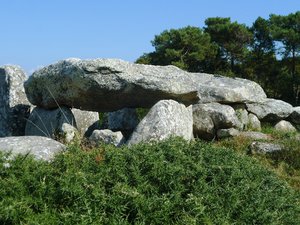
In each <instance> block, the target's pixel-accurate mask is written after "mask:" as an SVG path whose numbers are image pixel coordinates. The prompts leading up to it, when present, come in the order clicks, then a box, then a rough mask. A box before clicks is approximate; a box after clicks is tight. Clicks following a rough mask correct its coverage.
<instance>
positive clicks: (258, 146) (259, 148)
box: [249, 142, 283, 154]
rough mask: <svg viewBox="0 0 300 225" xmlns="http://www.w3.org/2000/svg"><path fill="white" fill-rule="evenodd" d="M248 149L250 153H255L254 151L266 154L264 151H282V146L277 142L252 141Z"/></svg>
mask: <svg viewBox="0 0 300 225" xmlns="http://www.w3.org/2000/svg"><path fill="white" fill-rule="evenodd" d="M249 150H250V152H251V153H252V154H255V153H260V154H266V153H273V152H278V151H282V150H283V148H282V146H281V145H279V144H273V143H265V142H253V143H251V145H250V146H249Z"/></svg>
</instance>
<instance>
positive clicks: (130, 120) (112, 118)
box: [108, 108, 139, 137]
mask: <svg viewBox="0 0 300 225" xmlns="http://www.w3.org/2000/svg"><path fill="white" fill-rule="evenodd" d="M138 123H139V119H138V115H137V112H136V109H131V108H124V109H120V110H118V111H115V112H110V113H108V129H109V130H112V131H121V132H122V133H123V134H124V135H125V136H126V137H129V136H130V135H131V133H132V132H133V130H134V129H135V128H136V126H137V125H138Z"/></svg>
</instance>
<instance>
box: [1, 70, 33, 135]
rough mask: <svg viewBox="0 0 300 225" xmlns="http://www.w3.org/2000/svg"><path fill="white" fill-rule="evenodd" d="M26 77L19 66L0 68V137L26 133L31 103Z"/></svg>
mask: <svg viewBox="0 0 300 225" xmlns="http://www.w3.org/2000/svg"><path fill="white" fill-rule="evenodd" d="M25 80H26V75H25V73H24V72H23V71H22V69H21V68H20V67H19V66H3V67H0V137H6V136H21V135H24V133H25V125H26V119H27V118H28V117H29V114H30V103H29V102H28V100H27V97H26V95H25V91H24V87H23V83H24V81H25Z"/></svg>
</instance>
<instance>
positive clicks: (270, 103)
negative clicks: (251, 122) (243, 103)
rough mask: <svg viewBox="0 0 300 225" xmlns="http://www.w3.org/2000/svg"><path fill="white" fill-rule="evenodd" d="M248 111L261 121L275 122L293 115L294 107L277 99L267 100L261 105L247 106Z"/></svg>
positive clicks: (252, 104) (251, 104)
mask: <svg viewBox="0 0 300 225" xmlns="http://www.w3.org/2000/svg"><path fill="white" fill-rule="evenodd" d="M247 110H248V111H249V112H251V113H253V114H255V115H256V116H257V117H258V119H259V120H263V121H268V122H274V121H280V120H283V119H285V118H287V117H289V116H290V115H291V113H292V112H293V106H292V105H290V104H289V103H286V102H284V101H281V100H277V99H267V100H266V101H264V102H261V103H250V104H247Z"/></svg>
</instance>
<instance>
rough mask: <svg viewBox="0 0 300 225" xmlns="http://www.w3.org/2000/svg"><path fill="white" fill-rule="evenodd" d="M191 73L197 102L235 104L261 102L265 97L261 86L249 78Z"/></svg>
mask: <svg viewBox="0 0 300 225" xmlns="http://www.w3.org/2000/svg"><path fill="white" fill-rule="evenodd" d="M193 75H195V76H192V79H193V80H194V81H195V82H197V90H198V95H199V98H200V100H199V103H209V102H219V103H224V104H226V103H234V104H236V103H249V102H262V101H264V100H265V99H266V98H267V96H266V94H265V92H264V90H263V89H262V88H261V86H260V85H259V84H257V83H255V82H253V81H250V80H246V79H241V78H228V77H224V76H219V75H211V74H204V73H194V74H193ZM189 76H191V75H189Z"/></svg>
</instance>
